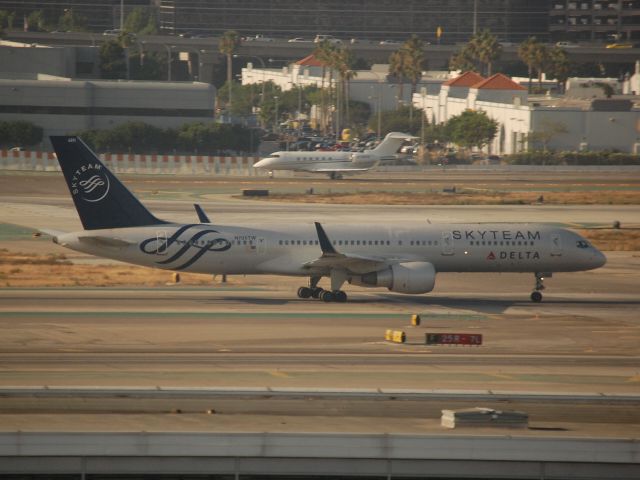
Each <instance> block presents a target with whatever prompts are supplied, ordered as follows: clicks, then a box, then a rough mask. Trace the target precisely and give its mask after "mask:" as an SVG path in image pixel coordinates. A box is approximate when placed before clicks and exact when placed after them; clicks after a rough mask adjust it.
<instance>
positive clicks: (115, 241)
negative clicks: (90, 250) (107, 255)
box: [78, 235, 135, 248]
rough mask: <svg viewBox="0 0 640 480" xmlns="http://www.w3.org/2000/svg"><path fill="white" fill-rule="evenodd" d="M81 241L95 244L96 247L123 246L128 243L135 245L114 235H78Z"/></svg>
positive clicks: (126, 245)
mask: <svg viewBox="0 0 640 480" xmlns="http://www.w3.org/2000/svg"><path fill="white" fill-rule="evenodd" d="M78 240H80V242H81V243H87V244H91V245H95V246H97V247H110V248H124V247H128V246H129V245H135V242H131V241H129V240H123V239H121V238H115V237H104V236H97V235H91V236H81V237H78Z"/></svg>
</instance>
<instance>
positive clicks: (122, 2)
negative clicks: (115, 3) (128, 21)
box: [120, 0, 124, 32]
mask: <svg viewBox="0 0 640 480" xmlns="http://www.w3.org/2000/svg"><path fill="white" fill-rule="evenodd" d="M120 32H124V0H120Z"/></svg>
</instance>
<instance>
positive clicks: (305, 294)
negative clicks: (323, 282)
mask: <svg viewBox="0 0 640 480" xmlns="http://www.w3.org/2000/svg"><path fill="white" fill-rule="evenodd" d="M319 281H320V277H311V280H310V281H309V286H308V287H300V288H298V297H300V298H319V299H320V300H322V301H323V302H340V303H342V302H346V301H347V294H346V293H345V292H343V291H342V290H325V289H324V288H322V287H319V286H318V282H319Z"/></svg>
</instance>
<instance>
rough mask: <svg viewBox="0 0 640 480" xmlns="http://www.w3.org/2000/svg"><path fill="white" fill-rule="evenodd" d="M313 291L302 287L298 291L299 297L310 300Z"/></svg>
mask: <svg viewBox="0 0 640 480" xmlns="http://www.w3.org/2000/svg"><path fill="white" fill-rule="evenodd" d="M312 293H313V292H312V290H311V289H310V288H309V287H300V288H299V289H298V297H300V298H309V297H311V295H312Z"/></svg>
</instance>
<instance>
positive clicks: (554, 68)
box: [547, 47, 571, 92]
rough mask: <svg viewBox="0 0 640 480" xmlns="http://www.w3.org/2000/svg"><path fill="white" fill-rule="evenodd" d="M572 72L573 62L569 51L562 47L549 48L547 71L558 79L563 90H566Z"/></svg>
mask: <svg viewBox="0 0 640 480" xmlns="http://www.w3.org/2000/svg"><path fill="white" fill-rule="evenodd" d="M570 72H571V62H570V61H569V57H568V56H567V52H565V51H564V50H563V49H562V48H560V47H553V48H552V49H551V50H549V56H548V64H547V73H548V74H549V75H551V76H552V77H553V78H555V79H556V81H557V82H558V87H559V89H560V91H561V92H564V89H565V84H566V82H567V79H568V78H569V74H570Z"/></svg>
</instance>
